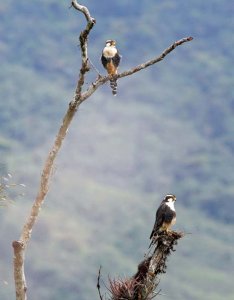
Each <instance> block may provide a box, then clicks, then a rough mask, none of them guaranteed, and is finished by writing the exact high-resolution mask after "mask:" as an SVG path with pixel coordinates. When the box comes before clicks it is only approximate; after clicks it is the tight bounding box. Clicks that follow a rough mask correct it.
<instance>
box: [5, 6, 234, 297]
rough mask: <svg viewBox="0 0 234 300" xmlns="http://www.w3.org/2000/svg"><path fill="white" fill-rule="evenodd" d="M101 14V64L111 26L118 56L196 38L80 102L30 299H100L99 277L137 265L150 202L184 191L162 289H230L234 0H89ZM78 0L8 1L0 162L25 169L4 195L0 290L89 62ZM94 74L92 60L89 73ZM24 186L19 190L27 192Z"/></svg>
mask: <svg viewBox="0 0 234 300" xmlns="http://www.w3.org/2000/svg"><path fill="white" fill-rule="evenodd" d="M82 3H83V4H85V5H87V6H88V7H89V9H90V11H91V14H92V16H93V17H95V18H96V20H97V24H96V26H95V28H94V30H93V31H92V33H91V35H90V40H89V55H90V59H91V61H92V63H93V64H94V65H95V66H96V68H97V69H98V70H99V71H100V72H101V73H102V74H105V70H103V67H102V66H101V63H100V55H101V50H102V48H103V46H104V44H105V41H106V39H110V38H111V39H116V40H117V46H118V48H119V51H120V52H121V54H122V56H123V57H122V62H121V67H120V70H121V71H123V70H126V69H128V68H129V67H132V66H135V65H137V64H139V63H142V62H144V61H146V60H149V59H151V58H153V57H155V56H157V55H159V54H160V53H161V52H162V51H163V50H164V49H165V48H166V47H168V46H169V45H170V44H172V43H173V42H174V41H176V40H178V39H180V38H183V37H186V36H193V37H194V40H193V41H192V42H190V43H186V44H184V45H183V46H181V47H179V48H177V49H176V50H175V51H173V52H172V53H171V54H170V55H169V56H167V57H166V59H165V60H164V61H163V62H160V63H159V64H156V65H154V66H153V67H151V68H148V69H146V70H143V71H141V72H139V73H137V74H135V75H133V76H131V77H127V78H124V79H121V80H119V83H118V95H117V97H113V96H112V94H111V90H110V87H109V85H108V84H107V85H105V86H103V87H101V88H100V89H99V90H98V92H96V93H95V94H94V95H93V96H92V97H91V98H90V99H89V100H88V101H86V102H85V103H83V104H82V106H81V107H80V109H79V111H78V113H77V115H76V117H75V121H74V122H73V123H72V126H71V128H70V131H69V133H68V136H67V139H66V140H65V143H64V146H63V148H62V151H61V152H60V155H59V157H58V159H57V161H56V168H55V170H54V176H53V180H52V182H51V188H50V192H49V194H48V197H47V199H46V202H45V204H44V206H43V210H42V211H41V215H40V218H39V221H38V222H37V224H36V226H35V230H34V231H33V236H32V239H31V242H30V245H29V248H28V251H27V252H26V275H27V284H28V293H29V299H31V300H37V299H56V300H60V299H64V298H65V297H66V299H67V300H75V299H79V300H88V299H98V294H97V290H96V280H97V272H98V268H99V266H100V265H102V267H103V268H102V270H103V280H104V281H108V275H110V276H111V277H124V276H131V275H132V274H133V273H135V271H136V268H137V264H138V263H139V262H140V261H141V260H142V259H143V255H144V253H145V252H146V251H147V247H148V243H149V239H148V238H149V234H150V232H151V229H152V226H153V223H154V218H155V210H156V208H157V207H158V205H159V203H160V202H161V200H162V198H163V197H164V195H165V194H167V193H174V194H176V195H177V202H176V208H177V215H178V218H177V224H176V226H175V228H176V229H178V230H184V231H186V232H188V233H191V234H189V235H187V236H186V237H185V238H184V239H182V240H181V241H180V243H179V245H178V247H177V252H176V253H175V254H174V255H173V256H172V257H171V258H170V261H169V264H168V271H167V274H166V275H164V276H162V278H161V282H160V288H161V289H162V294H164V295H166V296H160V297H158V298H159V299H164V298H165V299H173V300H188V299H189V300H198V299H199V300H200V299H206V300H211V299H212V300H220V299H225V300H233V299H234V288H233V278H232V276H231V275H233V270H234V263H233V262H234V258H233V246H234V239H233V223H234V214H233V210H234V184H233V182H234V158H233V153H234V95H233V85H234V76H233V75H234V74H233V67H232V63H233V61H234V57H233V56H234V55H233V47H234V37H233V30H234V26H233V25H234V18H233V13H234V3H233V2H232V1H228V0H223V1H219V0H211V1H203V0H189V1H182V0H177V1H174V0H163V1H159V0H157V1H156V0H152V1H149V0H148V1H147V0H142V1H134V0H128V1H127V0H119V1H113V2H110V1H107V0H100V1H91V0H88V1H85V0H84V1H83V2H82ZM69 6H70V1H55V0H41V1H37V0H35V1H28V0H21V1H13V0H8V1H2V2H1V4H0V60H1V68H0V78H1V80H0V124H1V132H0V158H1V159H0V174H1V175H2V176H7V175H6V174H7V173H10V174H12V175H13V178H12V179H10V178H9V181H10V182H16V183H18V184H20V183H23V184H25V185H26V187H25V188H23V187H22V186H17V187H15V188H13V189H10V190H11V197H12V198H13V199H14V204H11V205H9V206H8V207H5V208H1V209H0V228H1V234H0V299H4V300H5V299H14V297H15V292H14V282H13V270H12V259H13V258H12V253H13V251H12V248H11V242H12V241H13V240H15V239H18V238H19V235H20V231H21V228H22V226H23V223H24V220H25V218H26V217H27V216H28V213H29V211H30V209H31V205H32V203H33V200H34V198H35V195H36V192H37V188H38V183H39V179H40V173H41V170H42V165H43V163H44V161H45V158H46V156H47V153H48V151H49V149H50V147H51V145H52V142H53V139H54V137H55V134H56V133H57V130H58V127H59V126H60V124H61V120H62V117H63V114H64V112H65V111H66V109H67V106H68V103H69V102H70V101H71V99H72V97H73V95H74V89H75V86H76V81H77V75H78V71H79V67H80V52H79V48H78V46H77V45H78V36H79V32H80V30H81V29H82V28H83V26H84V25H85V19H84V16H83V15H81V14H79V13H78V12H77V11H74V9H69ZM96 76H97V74H96V71H95V70H94V69H92V70H91V72H90V73H89V78H88V79H87V85H88V84H90V83H91V82H92V80H93V79H94V78H95V77H96ZM22 192H24V193H25V196H24V197H20V195H19V194H21V193H22Z"/></svg>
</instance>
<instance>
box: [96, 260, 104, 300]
mask: <svg viewBox="0 0 234 300" xmlns="http://www.w3.org/2000/svg"><path fill="white" fill-rule="evenodd" d="M101 268H102V266H100V268H99V271H98V278H97V289H98V294H99V298H100V299H101V300H103V298H102V294H101V286H100V278H101Z"/></svg>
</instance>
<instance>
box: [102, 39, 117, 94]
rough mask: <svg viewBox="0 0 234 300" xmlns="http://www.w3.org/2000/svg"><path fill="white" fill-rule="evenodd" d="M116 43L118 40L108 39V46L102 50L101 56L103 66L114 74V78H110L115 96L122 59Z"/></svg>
mask: <svg viewBox="0 0 234 300" xmlns="http://www.w3.org/2000/svg"><path fill="white" fill-rule="evenodd" d="M115 45H116V41H114V40H107V41H106V46H105V48H104V49H103V50H102V57H101V61H102V64H103V67H104V68H105V69H106V70H107V73H108V74H109V75H112V78H111V79H110V86H111V89H112V94H113V95H114V96H116V94H117V79H116V78H115V75H116V74H117V69H118V66H119V63H120V59H121V56H120V55H119V52H118V50H117V49H116V46H115Z"/></svg>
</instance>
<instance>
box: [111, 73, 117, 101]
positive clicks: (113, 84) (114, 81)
mask: <svg viewBox="0 0 234 300" xmlns="http://www.w3.org/2000/svg"><path fill="white" fill-rule="evenodd" d="M110 87H111V89H112V94H113V95H114V96H116V94H117V79H116V78H114V77H113V78H111V79H110Z"/></svg>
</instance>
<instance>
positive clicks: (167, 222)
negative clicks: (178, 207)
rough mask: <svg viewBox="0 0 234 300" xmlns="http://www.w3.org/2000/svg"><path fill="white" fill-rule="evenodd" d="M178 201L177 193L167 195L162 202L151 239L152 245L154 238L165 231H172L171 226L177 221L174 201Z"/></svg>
mask: <svg viewBox="0 0 234 300" xmlns="http://www.w3.org/2000/svg"><path fill="white" fill-rule="evenodd" d="M175 201H176V196H175V195H166V197H165V198H164V199H163V201H162V202H161V204H160V206H159V208H158V210H157V212H156V220H155V224H154V228H153V230H152V232H151V235H150V240H151V239H152V241H151V243H150V246H151V245H152V244H153V242H154V238H155V237H157V235H158V234H160V233H161V232H163V231H166V232H168V231H170V228H171V227H172V226H173V225H175V222H176V211H175V206H174V203H175Z"/></svg>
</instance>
